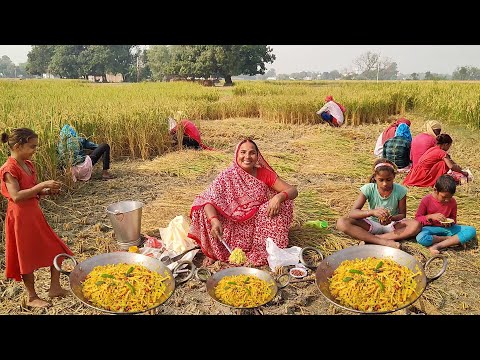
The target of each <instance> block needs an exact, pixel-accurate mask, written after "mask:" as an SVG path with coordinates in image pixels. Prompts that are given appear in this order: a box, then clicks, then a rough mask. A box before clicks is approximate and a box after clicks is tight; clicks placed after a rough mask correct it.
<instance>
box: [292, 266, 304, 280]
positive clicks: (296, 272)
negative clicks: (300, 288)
mask: <svg viewBox="0 0 480 360" xmlns="http://www.w3.org/2000/svg"><path fill="white" fill-rule="evenodd" d="M290 275H291V276H293V277H294V278H297V279H298V278H303V277H305V276H306V275H307V270H305V269H302V268H293V269H290Z"/></svg>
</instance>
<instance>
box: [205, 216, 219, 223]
mask: <svg viewBox="0 0 480 360" xmlns="http://www.w3.org/2000/svg"><path fill="white" fill-rule="evenodd" d="M213 219H218V216H217V215H213V216H211V217H209V218H208V219H207V222H208V223H209V224H211V223H212V220H213Z"/></svg>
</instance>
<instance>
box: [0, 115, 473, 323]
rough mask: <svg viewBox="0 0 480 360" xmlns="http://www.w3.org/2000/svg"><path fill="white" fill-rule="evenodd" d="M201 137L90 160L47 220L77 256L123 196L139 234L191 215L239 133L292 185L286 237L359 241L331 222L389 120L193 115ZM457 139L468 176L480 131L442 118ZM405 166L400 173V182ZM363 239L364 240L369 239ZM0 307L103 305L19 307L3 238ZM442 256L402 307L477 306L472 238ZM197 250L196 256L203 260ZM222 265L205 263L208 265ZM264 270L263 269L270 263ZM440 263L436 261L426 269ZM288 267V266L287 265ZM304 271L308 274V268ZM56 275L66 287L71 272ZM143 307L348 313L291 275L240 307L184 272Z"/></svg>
mask: <svg viewBox="0 0 480 360" xmlns="http://www.w3.org/2000/svg"><path fill="white" fill-rule="evenodd" d="M406 117H407V118H408V119H411V120H412V135H416V134H418V133H419V132H420V128H421V125H422V124H423V122H424V121H425V120H426V119H424V118H422V117H421V116H420V115H418V114H406ZM199 125H200V130H201V133H202V139H203V140H204V142H205V143H206V144H207V145H209V146H212V147H214V148H215V149H216V150H214V151H204V150H203V151H195V150H178V151H172V152H170V153H167V154H164V155H162V156H159V157H156V158H154V159H149V160H131V159H115V160H114V161H113V162H112V167H111V170H112V173H113V174H115V175H116V178H115V179H112V180H108V181H102V180H101V165H100V164H98V165H96V167H95V172H94V176H93V178H92V179H91V180H90V181H88V182H85V183H77V184H74V186H73V187H71V188H65V191H64V192H63V194H62V196H59V197H57V198H52V199H50V200H42V203H41V204H42V208H43V209H44V213H45V216H46V217H47V220H48V221H49V223H50V224H51V226H52V227H53V228H54V230H55V231H56V232H57V233H58V234H59V235H60V236H61V237H62V238H63V239H64V241H65V242H66V243H67V244H68V246H69V247H70V248H71V249H72V251H73V252H74V253H75V258H76V259H77V261H78V262H81V261H83V260H85V259H88V258H90V257H92V256H94V255H97V254H101V253H105V252H112V251H116V250H118V248H117V244H116V241H115V239H114V236H113V230H112V227H111V223H110V221H109V219H108V216H107V213H106V207H107V206H108V205H110V204H112V203H115V202H117V201H122V200H138V201H141V202H143V203H144V204H145V206H144V207H143V216H142V226H141V233H142V234H145V235H149V236H155V237H160V235H159V228H163V227H166V226H167V225H168V224H169V222H170V221H171V220H172V219H173V218H174V217H175V216H177V215H183V216H185V217H186V218H187V219H189V217H188V216H189V211H190V206H191V205H192V202H193V199H194V197H195V195H197V194H198V193H200V192H201V191H203V190H204V189H205V188H206V187H207V186H208V185H209V183H210V182H211V181H212V180H213V179H214V178H215V176H216V175H217V174H218V173H219V172H220V171H221V170H222V169H224V168H225V167H227V166H228V165H229V164H230V163H231V162H232V160H233V152H234V149H235V145H236V144H237V143H238V141H239V140H241V139H242V138H243V137H245V136H252V137H253V138H254V139H255V141H256V143H257V144H258V146H259V148H260V151H261V152H262V154H263V156H264V157H265V158H266V159H267V161H268V162H269V163H270V165H271V166H272V167H273V168H274V169H275V170H276V171H277V173H278V174H279V176H281V177H282V178H283V179H285V180H286V181H288V182H289V183H291V184H294V185H296V186H297V187H298V190H299V197H298V198H297V199H296V200H295V210H294V221H293V224H292V228H291V231H290V245H292V246H294V245H295V246H300V247H305V246H315V247H317V248H318V249H320V250H321V252H322V253H323V254H324V256H328V255H330V254H332V253H334V252H335V251H338V250H341V249H343V248H346V247H349V246H357V245H358V241H356V240H354V239H351V238H349V237H348V236H345V235H344V234H342V233H340V232H338V231H336V230H335V221H336V219H338V217H339V216H341V215H343V214H346V213H347V212H348V211H349V210H350V208H351V206H352V204H353V202H354V201H355V199H356V198H357V196H358V192H359V190H358V189H359V187H360V186H361V185H363V184H364V183H366V181H367V177H368V176H369V175H370V174H371V172H372V170H371V169H372V164H373V161H374V157H373V148H374V145H375V140H376V138H377V136H378V134H379V133H380V132H381V131H382V130H383V129H384V128H385V127H386V124H370V125H364V126H357V127H350V126H346V127H343V128H340V129H334V128H331V127H328V126H326V125H323V124H317V125H294V124H279V123H270V122H265V121H263V120H262V119H228V120H210V121H201V122H199ZM444 127H445V129H444V132H446V133H449V134H450V135H452V137H453V138H454V146H453V148H452V151H451V153H452V157H453V158H454V159H455V160H456V161H457V162H458V163H459V164H460V165H462V166H464V167H468V168H470V169H471V170H472V171H473V173H474V176H475V175H476V174H478V173H477V169H479V166H480V156H479V154H480V145H479V143H478V141H475V140H474V139H478V138H480V137H479V132H478V131H470V130H467V129H463V128H462V127H458V126H449V125H446V126H444ZM403 177H404V175H401V174H400V175H398V176H397V179H396V181H397V182H399V183H400V182H401V181H402V180H403ZM429 192H430V189H416V188H410V189H409V193H408V195H407V196H408V198H407V209H408V216H409V217H413V216H414V213H415V210H416V208H417V205H418V203H419V201H420V199H421V198H422V197H423V196H424V195H426V194H428V193H429ZM479 194H480V189H479V186H478V185H477V182H473V183H471V184H468V185H465V186H463V187H459V188H458V190H457V194H456V197H457V202H458V219H459V222H460V223H464V224H469V225H473V226H475V227H476V228H477V229H479V228H480V211H479V207H478V200H479ZM308 220H325V221H327V222H328V228H327V229H314V228H309V227H306V226H305V222H306V221H308ZM403 245H404V249H405V251H406V252H408V253H409V254H411V255H412V256H414V257H415V258H416V259H417V260H418V261H419V262H421V263H422V264H425V262H426V261H427V260H428V259H429V258H430V257H431V255H430V253H429V251H428V250H427V249H426V248H424V247H422V246H421V245H419V244H417V243H416V242H415V239H409V240H406V241H403ZM366 246H368V245H366ZM0 251H1V253H0V261H1V263H0V265H1V269H0V270H1V272H2V274H1V277H0V294H1V302H0V314H103V312H101V311H98V310H96V309H93V308H91V307H88V306H86V305H84V304H83V303H82V302H81V301H80V300H78V299H77V298H76V297H75V295H73V294H72V293H70V294H69V295H68V296H67V297H65V298H61V299H57V298H55V299H53V300H52V306H51V307H49V308H46V309H33V308H30V307H28V306H26V293H25V291H24V287H23V284H22V283H21V282H15V281H13V280H6V279H5V277H4V270H5V262H4V261H5V260H4V258H5V257H4V254H3V252H4V242H2V243H1V247H0ZM443 255H444V256H445V257H446V258H447V260H448V266H447V271H446V272H445V273H444V274H443V276H441V277H440V278H439V279H437V280H435V281H433V282H431V283H430V284H428V285H427V288H426V290H425V291H424V293H423V294H422V295H421V296H420V297H419V299H418V300H417V301H416V302H414V303H413V305H412V306H411V307H409V308H408V309H407V310H404V309H402V310H399V311H396V312H393V313H391V315H403V314H406V313H409V312H422V313H425V314H427V315H428V314H474V315H479V314H480V304H479V301H478V300H479V293H480V292H479V289H480V276H479V275H480V256H479V251H478V243H477V240H475V241H473V242H472V243H470V244H468V245H467V246H466V247H452V248H449V249H447V250H445V251H443ZM203 258H204V257H203V255H202V254H201V252H199V253H198V254H197V255H196V257H195V259H194V263H195V264H196V265H197V266H199V267H200V266H201V265H202V261H203ZM225 266H226V264H222V263H220V262H216V263H214V264H213V265H211V266H209V269H210V270H211V271H213V272H215V271H218V270H220V269H221V268H223V267H225ZM262 269H264V270H266V271H270V269H269V268H268V266H265V267H263V268H262ZM439 269H440V262H439V261H438V262H437V261H435V262H433V263H432V266H430V267H429V269H428V271H427V275H429V276H432V275H433V274H435V273H437V272H438V270H439ZM284 270H286V269H284ZM49 278H50V275H49V271H48V269H40V270H38V271H37V272H36V279H37V280H36V286H37V291H38V293H39V295H40V296H41V297H42V298H47V293H46V292H47V289H48V284H49ZM308 278H309V279H312V280H314V274H313V273H312V271H309V275H308ZM62 283H63V285H64V287H65V288H69V283H68V278H67V277H66V276H64V275H62ZM144 314H145V315H162V314H191V315H202V314H209V315H221V314H263V315H286V314H294V315H327V314H328V315H332V314H352V313H351V312H348V311H346V310H343V309H342V308H340V307H338V306H335V305H333V304H332V303H330V302H329V301H327V299H326V298H325V297H324V296H323V295H322V294H321V292H320V290H319V288H318V287H317V285H316V284H315V281H305V282H298V283H292V284H290V285H288V286H286V287H285V288H283V289H281V290H280V291H279V292H278V293H277V295H276V296H275V297H274V299H273V300H272V301H270V302H269V303H267V304H266V305H264V306H261V307H259V308H257V309H254V310H238V309H233V308H229V307H227V306H224V305H221V304H219V303H217V302H216V301H214V300H213V299H212V298H211V297H210V296H209V295H208V293H207V292H206V287H205V283H203V282H201V281H199V280H197V279H191V280H189V281H188V282H186V283H184V284H180V285H178V286H177V287H176V289H175V291H174V293H173V295H172V296H171V297H170V298H169V299H168V300H167V301H166V302H165V303H164V304H162V305H161V306H159V307H158V308H157V309H156V311H153V312H150V313H148V314H147V313H144Z"/></svg>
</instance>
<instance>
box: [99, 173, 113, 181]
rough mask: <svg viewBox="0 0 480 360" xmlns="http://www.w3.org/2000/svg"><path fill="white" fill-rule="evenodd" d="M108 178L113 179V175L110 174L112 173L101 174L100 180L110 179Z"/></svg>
mask: <svg viewBox="0 0 480 360" xmlns="http://www.w3.org/2000/svg"><path fill="white" fill-rule="evenodd" d="M110 179H115V175H112V174H103V175H102V180H110Z"/></svg>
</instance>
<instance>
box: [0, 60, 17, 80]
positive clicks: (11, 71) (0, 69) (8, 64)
mask: <svg viewBox="0 0 480 360" xmlns="http://www.w3.org/2000/svg"><path fill="white" fill-rule="evenodd" d="M15 68H16V66H15V64H14V63H13V62H12V60H10V58H9V57H8V56H7V55H3V56H2V57H1V58H0V77H7V78H13V77H15V75H16V74H15Z"/></svg>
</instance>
